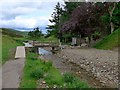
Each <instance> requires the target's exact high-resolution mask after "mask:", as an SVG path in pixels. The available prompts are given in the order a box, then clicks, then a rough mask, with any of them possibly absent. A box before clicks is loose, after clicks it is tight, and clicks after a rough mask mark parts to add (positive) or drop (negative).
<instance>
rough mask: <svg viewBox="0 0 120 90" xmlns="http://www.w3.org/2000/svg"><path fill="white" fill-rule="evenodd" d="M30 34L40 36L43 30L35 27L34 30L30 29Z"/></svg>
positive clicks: (30, 35) (35, 36) (33, 36)
mask: <svg viewBox="0 0 120 90" xmlns="http://www.w3.org/2000/svg"><path fill="white" fill-rule="evenodd" d="M28 36H29V37H32V38H39V37H41V36H42V32H41V31H40V30H39V28H38V27H37V28H34V31H30V32H29V33H28Z"/></svg>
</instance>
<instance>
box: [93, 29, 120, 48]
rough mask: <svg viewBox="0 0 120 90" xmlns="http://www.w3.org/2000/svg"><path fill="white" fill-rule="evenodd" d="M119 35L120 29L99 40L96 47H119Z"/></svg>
mask: <svg viewBox="0 0 120 90" xmlns="http://www.w3.org/2000/svg"><path fill="white" fill-rule="evenodd" d="M119 36H120V29H117V30H115V31H114V32H113V33H112V34H110V35H108V36H106V37H105V38H103V39H102V40H101V41H99V42H98V43H97V44H96V45H95V46H94V47H95V48H98V49H114V48H115V47H119V45H120V43H119V41H118V40H119Z"/></svg>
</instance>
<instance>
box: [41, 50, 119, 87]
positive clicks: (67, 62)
mask: <svg viewBox="0 0 120 90" xmlns="http://www.w3.org/2000/svg"><path fill="white" fill-rule="evenodd" d="M58 56H59V57H58ZM43 57H44V58H45V59H49V60H52V61H53V64H54V66H55V67H56V68H58V69H59V70H60V71H61V72H62V73H64V72H73V73H75V74H76V75H77V76H79V77H80V78H81V80H83V81H85V82H87V83H88V84H90V85H91V86H92V87H109V88H115V87H117V84H118V77H117V76H118V67H117V66H118V52H116V51H109V50H97V49H64V50H63V51H62V52H61V53H60V54H59V55H44V56H43Z"/></svg>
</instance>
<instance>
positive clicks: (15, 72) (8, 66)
mask: <svg viewBox="0 0 120 90" xmlns="http://www.w3.org/2000/svg"><path fill="white" fill-rule="evenodd" d="M15 58H16V59H15V60H10V61H7V62H6V63H5V64H4V65H3V67H2V88H18V87H19V83H20V79H21V77H22V72H23V67H24V62H25V47H24V46H18V47H17V49H16V54H15Z"/></svg>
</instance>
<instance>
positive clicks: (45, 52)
mask: <svg viewBox="0 0 120 90" xmlns="http://www.w3.org/2000/svg"><path fill="white" fill-rule="evenodd" d="M38 53H39V54H40V55H51V54H52V52H49V51H47V50H45V49H42V48H39V49H38Z"/></svg>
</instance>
